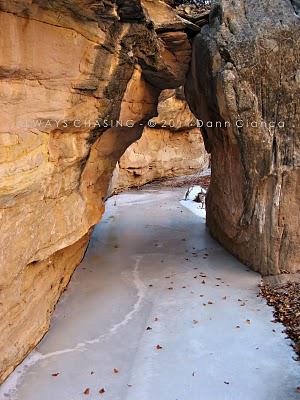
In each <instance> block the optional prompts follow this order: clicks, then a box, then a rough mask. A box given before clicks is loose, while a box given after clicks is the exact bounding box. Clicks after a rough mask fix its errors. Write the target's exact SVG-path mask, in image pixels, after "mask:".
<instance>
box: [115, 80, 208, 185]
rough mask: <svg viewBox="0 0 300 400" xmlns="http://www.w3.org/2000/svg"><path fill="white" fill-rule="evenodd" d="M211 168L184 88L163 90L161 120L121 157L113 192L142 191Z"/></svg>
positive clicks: (152, 122) (153, 122)
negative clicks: (149, 185) (164, 180)
mask: <svg viewBox="0 0 300 400" xmlns="http://www.w3.org/2000/svg"><path fill="white" fill-rule="evenodd" d="M208 165H209V156H208V153H207V152H206V150H205V147H204V142H203V138H202V135H201V132H200V129H199V128H197V121H196V118H195V117H194V115H193V114H192V113H191V111H190V109H189V107H188V105H187V103H186V100H185V98H184V94H183V90H182V88H179V89H176V90H163V91H162V93H161V95H160V98H159V103H158V116H157V117H156V118H152V119H151V120H150V121H149V124H148V125H147V126H146V127H145V128H144V131H143V134H142V137H141V139H139V140H138V141H136V142H135V143H133V144H132V145H131V146H130V147H128V149H127V150H126V151H125V153H124V154H123V156H122V157H121V159H120V161H119V163H118V164H117V168H116V170H115V172H114V176H113V180H112V188H111V191H112V192H118V191H121V190H124V189H126V188H129V187H138V186H141V185H144V184H145V183H147V182H151V181H153V180H155V179H159V178H164V177H174V176H182V175H189V174H194V173H197V172H200V171H202V170H203V169H206V168H208Z"/></svg>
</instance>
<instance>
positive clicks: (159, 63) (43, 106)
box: [0, 0, 190, 381]
mask: <svg viewBox="0 0 300 400" xmlns="http://www.w3.org/2000/svg"><path fill="white" fill-rule="evenodd" d="M184 28H185V25H184V23H183V22H182V20H181V19H179V18H178V17H177V16H176V15H175V14H174V13H173V11H172V9H171V8H169V7H168V6H167V5H166V4H165V3H163V2H160V1H150V0H142V1H138V0H130V1H126V0H116V1H114V0H103V1H97V2H95V1H90V0H76V1H69V0H53V1H52V0H50V1H47V2H43V1H36V2H31V1H27V0H20V1H17V2H13V1H5V0H4V1H1V4H0V31H1V34H0V37H1V40H0V54H1V57H0V77H1V79H0V110H1V119H0V177H1V178H0V250H1V251H0V272H1V273H0V381H3V380H4V379H5V378H6V377H7V376H8V374H9V373H10V372H11V371H12V370H13V368H14V367H15V366H16V365H17V364H18V363H19V362H20V361H21V360H22V359H23V358H24V357H25V356H26V354H27V353H28V352H29V351H30V350H31V349H32V348H33V347H34V346H35V345H36V344H37V342H38V341H39V340H40V339H41V338H42V336H43V335H44V333H45V332H46V330H47V329H48V326H49V320H50V315H51V313H52V311H53V308H54V306H55V304H56V302H57V300H58V298H59V296H60V294H61V292H62V291H63V290H64V289H65V287H66V285H67V283H68V281H69V279H70V276H71V274H72V272H73V271H74V268H75V267H76V265H78V263H79V262H80V260H81V258H82V257H83V254H84V251H85V249H86V246H87V243H88V240H89V237H90V233H91V230H92V227H93V226H94V225H95V224H96V223H97V222H98V221H99V219H100V217H101V215H102V213H103V199H104V198H105V196H106V193H107V188H108V185H109V182H110V179H111V175H112V172H113V170H114V168H115V165H116V162H117V161H118V159H119V158H120V157H121V155H122V154H123V152H124V151H125V150H126V148H127V147H128V146H129V145H130V144H131V143H132V142H134V141H135V140H137V139H138V138H139V137H140V135H141V132H142V130H143V127H144V124H145V123H146V122H147V121H148V120H149V119H150V118H151V117H153V116H154V115H155V114H156V108H157V100H158V96H159V93H160V91H161V90H163V89H168V88H176V87H178V86H180V85H182V84H183V83H184V78H185V75H186V72H187V69H188V65H189V62H190V44H189V41H188V38H187V35H186V33H185V32H184ZM117 120H118V121H119V125H118V126H117V127H116V126H115V123H114V122H115V121H117ZM128 120H130V121H131V122H130V124H129V126H127V123H126V122H127V121H128ZM110 121H112V123H111V122H110ZM132 122H134V123H135V125H134V126H132ZM120 123H121V125H122V126H120Z"/></svg>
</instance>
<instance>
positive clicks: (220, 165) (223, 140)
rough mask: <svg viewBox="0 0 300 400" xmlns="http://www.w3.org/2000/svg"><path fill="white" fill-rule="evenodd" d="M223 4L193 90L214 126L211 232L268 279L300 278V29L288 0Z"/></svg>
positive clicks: (196, 59) (191, 97)
mask: <svg viewBox="0 0 300 400" xmlns="http://www.w3.org/2000/svg"><path fill="white" fill-rule="evenodd" d="M218 3H219V4H217V5H215V7H214V9H213V10H212V12H211V14H210V24H209V26H206V27H205V28H203V29H202V32H201V33H200V34H199V35H198V36H197V37H196V39H195V40H194V44H193V62H192V68H191V71H190V75H189V78H188V80H187V86H186V93H187V99H188V102H189V104H190V107H191V109H192V111H193V112H194V113H195V114H196V115H197V117H198V118H200V119H202V120H204V121H205V122H208V124H209V125H212V126H213V127H212V128H209V127H208V128H206V130H205V137H206V147H207V149H208V150H209V151H210V152H211V157H212V159H211V161H212V181H211V187H210V190H209V195H208V199H207V218H208V226H209V228H210V231H211V232H212V234H213V236H214V237H215V238H217V239H218V240H219V241H220V242H221V243H222V244H223V245H224V246H225V247H226V248H227V249H229V250H230V251H231V252H232V253H234V254H235V255H237V256H238V257H239V258H240V259H241V260H242V261H243V262H245V263H247V264H248V265H250V266H252V267H253V268H254V269H255V270H257V271H260V272H261V273H262V274H264V275H268V274H279V273H282V272H296V271H297V270H299V265H300V246H299V204H300V171H299V165H300V149H299V146H300V140H299V139H300V131H299V129H300V112H299V110H300V69H299V65H300V21H299V18H298V17H297V16H296V14H295V12H294V9H293V6H292V2H290V1H287V0H274V1H272V2H270V1H256V0H236V1H225V0H221V1H220V2H218ZM293 3H294V4H295V3H296V2H293ZM237 121H238V123H237ZM216 122H218V123H219V124H220V123H221V125H222V126H221V127H220V125H219V126H218V127H216V125H215V124H216ZM225 122H229V124H230V126H227V127H226V126H225ZM282 123H283V124H284V127H281V126H282ZM241 125H243V126H241Z"/></svg>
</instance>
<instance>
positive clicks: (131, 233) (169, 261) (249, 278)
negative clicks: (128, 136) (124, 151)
mask: <svg viewBox="0 0 300 400" xmlns="http://www.w3.org/2000/svg"><path fill="white" fill-rule="evenodd" d="M183 195H184V189H175V190H173V191H170V190H165V189H164V190H158V191H155V190H152V189H150V190H149V189H145V190H143V191H139V192H130V193H129V194H121V195H119V196H118V197H114V198H111V199H110V200H109V201H108V203H107V210H106V213H105V215H104V218H103V220H102V222H101V223H100V224H99V225H98V226H97V228H96V230H95V232H94V235H93V239H92V241H91V244H90V247H89V250H88V253H87V256H86V258H85V260H84V261H83V262H82V263H81V265H80V267H79V268H78V269H77V271H76V272H75V274H74V276H73V278H72V281H71V283H70V286H69V288H68V290H67V291H66V292H65V294H64V295H63V296H62V299H61V301H60V302H59V304H58V306H57V308H56V311H55V315H54V318H53V321H52V326H51V329H50V331H49V333H48V334H47V335H46V336H45V338H44V339H43V340H42V342H41V343H40V344H39V346H38V348H37V349H36V351H34V352H33V353H32V354H31V355H30V356H29V357H28V358H27V360H25V362H23V364H22V365H21V366H20V367H18V369H17V370H16V371H15V372H14V373H13V374H12V375H11V377H10V378H9V379H8V380H7V381H6V383H5V384H3V385H2V388H1V389H0V398H1V399H11V400H82V399H87V400H88V399H91V400H94V399H101V398H103V399H107V400H294V399H300V394H299V393H296V391H295V389H296V387H297V386H299V385H300V368H299V364H298V363H296V362H295V361H294V360H293V352H292V350H291V348H290V346H289V342H288V341H287V340H286V339H285V338H284V335H283V334H282V333H281V330H282V326H281V325H280V324H274V323H272V322H271V320H272V319H273V318H272V309H271V308H269V307H267V306H266V305H265V302H264V301H263V300H262V299H261V298H259V297H257V293H258V287H257V285H258V284H259V282H260V276H259V275H258V274H255V273H254V272H251V271H249V270H248V269H247V268H246V267H245V266H243V265H242V264H240V263H239V262H238V261H236V260H235V259H234V258H233V257H231V256H230V255H229V254H228V253H227V252H226V251H224V250H223V249H222V248H221V247H220V246H219V245H218V244H217V243H216V242H214V241H213V240H212V239H211V238H210V236H209V235H208V233H207V231H206V228H205V225H204V223H203V219H202V218H201V217H198V216H197V215H195V214H194V213H192V212H191V211H190V210H189V209H187V208H185V207H183V206H182V205H181V203H180V202H179V201H180V199H181V198H182V197H183ZM147 328H148V329H147ZM150 328H151V329H150ZM157 345H159V346H161V347H162V348H158V349H157ZM114 368H115V369H116V370H115V371H114ZM57 373H59V374H58V375H57ZM52 374H54V375H56V376H52ZM102 388H104V390H105V392H104V393H103V394H100V393H99V390H100V389H102ZM86 389H89V390H86ZM85 390H86V393H88V394H83V392H84V391H85Z"/></svg>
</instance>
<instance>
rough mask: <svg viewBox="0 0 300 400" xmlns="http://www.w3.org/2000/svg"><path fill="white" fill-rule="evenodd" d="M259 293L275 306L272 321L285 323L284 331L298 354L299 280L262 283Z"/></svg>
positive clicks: (299, 352) (299, 323)
mask: <svg viewBox="0 0 300 400" xmlns="http://www.w3.org/2000/svg"><path fill="white" fill-rule="evenodd" d="M261 295H262V296H264V297H265V298H266V300H267V303H268V304H269V305H271V306H273V307H274V308H275V312H274V317H275V319H274V321H272V322H281V323H283V324H284V325H285V327H286V330H285V332H286V333H287V335H288V336H289V337H290V338H291V339H292V340H294V342H295V346H294V348H295V351H296V352H297V353H298V354H299V355H300V346H299V343H300V329H299V326H300V312H299V310H300V282H287V283H284V284H278V285H273V286H270V285H264V286H262V287H261Z"/></svg>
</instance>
